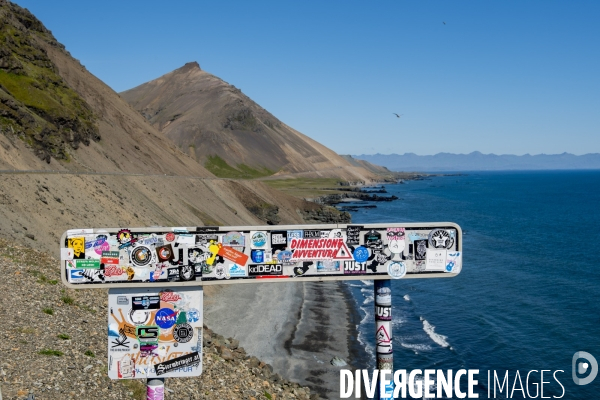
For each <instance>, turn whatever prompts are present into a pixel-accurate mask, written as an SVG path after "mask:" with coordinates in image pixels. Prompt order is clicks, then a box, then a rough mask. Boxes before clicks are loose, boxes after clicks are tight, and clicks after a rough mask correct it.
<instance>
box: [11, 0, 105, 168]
mask: <svg viewBox="0 0 600 400" xmlns="http://www.w3.org/2000/svg"><path fill="white" fill-rule="evenodd" d="M0 18H1V19H2V24H0V131H2V133H4V134H5V135H15V136H17V137H19V138H20V139H22V140H23V141H25V142H26V143H27V144H28V145H29V146H31V147H32V148H33V149H34V151H35V153H36V154H37V155H38V156H39V157H40V158H42V159H44V160H46V161H47V162H50V158H51V157H54V158H56V159H61V160H68V159H69V154H68V151H67V148H66V145H67V144H68V145H70V146H71V147H72V148H74V149H77V148H78V146H79V144H80V143H83V144H85V145H89V143H90V140H95V141H97V140H100V135H99V133H98V127H97V126H96V119H97V117H96V116H95V114H94V112H93V111H92V109H91V108H90V107H89V105H88V104H87V103H86V102H85V101H84V100H83V99H82V98H81V97H80V96H79V95H78V94H77V93H76V92H75V91H74V90H73V89H71V88H69V87H68V86H67V84H66V83H65V82H64V80H63V79H62V78H61V77H60V76H59V75H58V69H57V68H56V66H55V65H54V64H53V63H52V61H51V60H50V58H49V57H48V55H47V53H46V50H45V49H44V48H43V47H42V46H41V45H40V42H38V41H46V42H47V43H50V44H51V45H52V46H56V47H60V45H59V44H58V43H57V42H56V40H55V39H54V38H53V37H52V34H51V33H50V31H48V30H47V29H46V28H44V26H43V25H42V24H41V22H39V21H38V20H37V19H36V18H35V17H34V16H33V15H32V14H31V13H29V11H27V10H26V9H22V8H20V7H19V6H17V5H14V4H12V3H6V4H2V5H1V6H0Z"/></svg>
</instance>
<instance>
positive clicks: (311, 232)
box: [303, 230, 321, 239]
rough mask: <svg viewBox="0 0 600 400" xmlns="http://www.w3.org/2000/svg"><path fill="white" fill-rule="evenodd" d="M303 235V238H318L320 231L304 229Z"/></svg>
mask: <svg viewBox="0 0 600 400" xmlns="http://www.w3.org/2000/svg"><path fill="white" fill-rule="evenodd" d="M303 237H304V238H305V239H320V238H321V231H316V230H305V231H304V232H303Z"/></svg>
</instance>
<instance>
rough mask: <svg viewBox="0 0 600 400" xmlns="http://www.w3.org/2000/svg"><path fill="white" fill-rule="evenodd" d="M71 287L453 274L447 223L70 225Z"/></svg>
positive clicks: (67, 278)
mask: <svg viewBox="0 0 600 400" xmlns="http://www.w3.org/2000/svg"><path fill="white" fill-rule="evenodd" d="M61 263H62V268H61V271H62V274H61V275H62V280H63V282H64V284H65V285H66V286H68V287H71V288H95V287H168V286H189V285H192V286H198V285H211V284H233V283H249V282H258V281H260V282H266V281H271V282H273V281H277V282H282V281H289V282H300V281H325V280H357V279H361V280H363V279H376V280H377V279H390V278H394V279H400V278H438V277H453V276H456V275H457V274H458V273H460V271H461V268H462V232H461V229H460V227H459V226H458V225H457V224H455V223H451V222H440V223H385V224H362V225H357V224H352V225H345V224H339V225H293V226H272V225H269V226H237V227H223V226H220V227H171V228H164V227H162V228H161V227H158V228H157V227H153V228H112V229H72V230H69V231H67V232H65V233H64V234H63V235H62V238H61Z"/></svg>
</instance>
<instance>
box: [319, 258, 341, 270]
mask: <svg viewBox="0 0 600 400" xmlns="http://www.w3.org/2000/svg"><path fill="white" fill-rule="evenodd" d="M339 270H340V262H339V261H333V260H319V261H317V272H338V271H339Z"/></svg>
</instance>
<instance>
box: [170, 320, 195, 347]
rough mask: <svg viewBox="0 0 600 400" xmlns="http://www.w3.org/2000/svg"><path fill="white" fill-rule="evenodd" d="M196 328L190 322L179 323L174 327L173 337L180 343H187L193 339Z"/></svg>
mask: <svg viewBox="0 0 600 400" xmlns="http://www.w3.org/2000/svg"><path fill="white" fill-rule="evenodd" d="M193 336H194V330H193V329H192V326H191V325H190V324H177V325H175V329H173V339H175V340H176V341H177V342H178V343H187V342H189V341H190V340H192V337H193Z"/></svg>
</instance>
